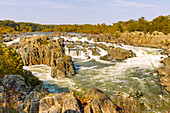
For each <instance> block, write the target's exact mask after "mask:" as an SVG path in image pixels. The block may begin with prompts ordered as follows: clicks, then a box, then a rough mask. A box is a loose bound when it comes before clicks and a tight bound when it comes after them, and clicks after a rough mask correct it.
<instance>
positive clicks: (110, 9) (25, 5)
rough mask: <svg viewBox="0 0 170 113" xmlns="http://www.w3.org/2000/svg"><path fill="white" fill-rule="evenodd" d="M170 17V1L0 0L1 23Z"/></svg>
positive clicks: (106, 20) (89, 22)
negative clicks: (5, 21)
mask: <svg viewBox="0 0 170 113" xmlns="http://www.w3.org/2000/svg"><path fill="white" fill-rule="evenodd" d="M169 14H170V0H0V20H6V19H9V20H14V21H17V22H20V21H24V22H35V23H41V24H97V23H100V24H101V23H106V24H112V23H114V22H118V21H120V20H122V21H127V20H129V19H135V20H136V19H138V18H139V17H142V16H144V17H145V18H146V19H147V20H152V19H153V18H155V17H157V16H159V15H169Z"/></svg>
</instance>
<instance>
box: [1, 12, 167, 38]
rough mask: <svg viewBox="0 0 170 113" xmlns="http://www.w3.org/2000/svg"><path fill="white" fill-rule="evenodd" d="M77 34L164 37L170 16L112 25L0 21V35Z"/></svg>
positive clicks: (143, 18)
mask: <svg viewBox="0 0 170 113" xmlns="http://www.w3.org/2000/svg"><path fill="white" fill-rule="evenodd" d="M55 31H59V32H77V33H90V34H99V33H115V32H117V31H119V32H125V31H129V32H134V31H142V32H144V33H148V32H150V33H152V32H153V31H159V32H163V33H164V34H165V35H166V34H168V33H170V15H168V16H158V17H156V18H154V19H153V20H152V21H147V20H146V19H145V17H141V18H138V20H133V19H130V20H129V21H119V22H117V23H113V24H112V25H106V24H105V23H102V24H96V25H90V24H84V25H78V24H74V25H70V24H68V25H41V24H36V23H28V22H14V21H12V20H3V21H2V20H0V34H5V33H18V32H22V33H24V32H55Z"/></svg>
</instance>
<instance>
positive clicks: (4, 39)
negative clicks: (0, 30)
mask: <svg viewBox="0 0 170 113" xmlns="http://www.w3.org/2000/svg"><path fill="white" fill-rule="evenodd" d="M3 41H4V42H10V41H12V38H10V37H7V38H3Z"/></svg>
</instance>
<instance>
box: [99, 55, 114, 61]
mask: <svg viewBox="0 0 170 113" xmlns="http://www.w3.org/2000/svg"><path fill="white" fill-rule="evenodd" d="M100 60H108V61H110V60H112V57H111V56H110V55H104V56H101V57H100Z"/></svg>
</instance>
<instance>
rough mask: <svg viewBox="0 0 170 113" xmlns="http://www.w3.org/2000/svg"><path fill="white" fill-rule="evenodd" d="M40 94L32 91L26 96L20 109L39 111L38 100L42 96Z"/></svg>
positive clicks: (31, 111)
mask: <svg viewBox="0 0 170 113" xmlns="http://www.w3.org/2000/svg"><path fill="white" fill-rule="evenodd" d="M42 96H43V95H42V94H41V93H40V92H37V91H32V92H30V93H29V95H27V96H26V98H25V101H24V105H23V108H22V110H21V111H24V112H26V113H39V101H40V99H41V98H42Z"/></svg>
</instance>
